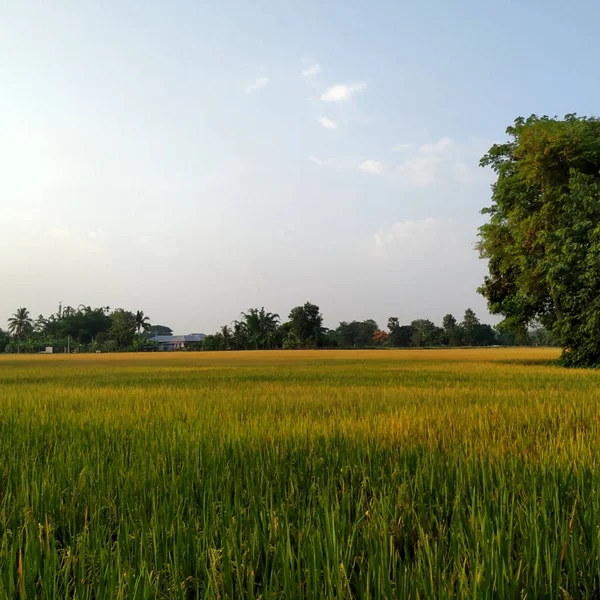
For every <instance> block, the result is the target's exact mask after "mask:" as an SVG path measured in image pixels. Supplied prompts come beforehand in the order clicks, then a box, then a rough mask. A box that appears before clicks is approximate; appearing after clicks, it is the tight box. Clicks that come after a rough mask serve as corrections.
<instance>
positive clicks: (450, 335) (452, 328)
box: [442, 314, 463, 346]
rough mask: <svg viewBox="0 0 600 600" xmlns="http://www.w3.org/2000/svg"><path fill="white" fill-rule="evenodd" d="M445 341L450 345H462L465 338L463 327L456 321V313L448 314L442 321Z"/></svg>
mask: <svg viewBox="0 0 600 600" xmlns="http://www.w3.org/2000/svg"><path fill="white" fill-rule="evenodd" d="M442 329H443V330H444V338H445V342H446V343H447V344H448V345H449V346H460V345H461V344H462V340H463V330H462V327H461V326H460V325H459V324H458V322H457V321H456V319H455V317H454V315H451V314H447V315H446V316H445V317H444V319H443V321H442Z"/></svg>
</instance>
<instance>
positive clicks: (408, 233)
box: [373, 217, 455, 256]
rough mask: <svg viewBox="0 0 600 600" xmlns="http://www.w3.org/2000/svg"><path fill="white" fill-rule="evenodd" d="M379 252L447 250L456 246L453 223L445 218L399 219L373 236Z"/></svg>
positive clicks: (404, 252) (405, 252)
mask: <svg viewBox="0 0 600 600" xmlns="http://www.w3.org/2000/svg"><path fill="white" fill-rule="evenodd" d="M373 239H374V242H375V248H376V250H377V252H378V254H379V255H380V256H381V255H384V254H387V253H389V252H391V251H393V252H394V253H395V254H397V253H401V254H402V255H405V254H407V253H414V252H419V253H422V252H423V251H432V250H433V251H435V250H445V249H447V248H448V247H449V246H451V247H454V243H453V241H454V239H455V236H454V235H453V233H452V223H451V222H450V221H447V220H445V219H434V218H432V217H428V218H426V219H414V220H412V219H411V220H406V221H398V222H397V223H394V224H393V225H392V226H391V227H388V228H386V229H381V230H380V231H378V232H377V233H376V234H375V235H374V236H373Z"/></svg>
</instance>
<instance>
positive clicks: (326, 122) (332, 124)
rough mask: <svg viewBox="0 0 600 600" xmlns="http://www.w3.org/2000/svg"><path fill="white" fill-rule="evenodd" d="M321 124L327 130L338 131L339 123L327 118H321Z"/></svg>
mask: <svg viewBox="0 0 600 600" xmlns="http://www.w3.org/2000/svg"><path fill="white" fill-rule="evenodd" d="M319 123H320V124H321V125H323V127H325V129H337V123H336V122H335V121H332V120H331V119H328V118H327V117H321V118H320V119H319Z"/></svg>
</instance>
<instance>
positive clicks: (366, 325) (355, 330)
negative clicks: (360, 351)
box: [336, 319, 379, 348]
mask: <svg viewBox="0 0 600 600" xmlns="http://www.w3.org/2000/svg"><path fill="white" fill-rule="evenodd" d="M378 329H379V327H378V326H377V323H376V322H375V321H374V320H373V319H367V320H366V321H352V322H350V323H347V322H346V321H342V322H341V323H340V324H339V326H338V328H337V330H336V332H337V335H338V338H339V340H340V345H341V346H342V347H345V348H364V347H365V346H372V345H373V334H374V333H375V332H376V331H377V330H378Z"/></svg>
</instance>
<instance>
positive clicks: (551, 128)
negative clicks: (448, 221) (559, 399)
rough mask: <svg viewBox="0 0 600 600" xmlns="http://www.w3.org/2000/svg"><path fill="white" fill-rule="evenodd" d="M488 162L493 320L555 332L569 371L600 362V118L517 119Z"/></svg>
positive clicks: (484, 248) (484, 237)
mask: <svg viewBox="0 0 600 600" xmlns="http://www.w3.org/2000/svg"><path fill="white" fill-rule="evenodd" d="M507 133H508V134H509V136H510V138H511V139H510V140H509V141H508V142H506V143H504V144H495V145H494V146H492V148H491V149H490V150H489V152H488V153H487V154H486V155H485V156H484V157H483V158H482V160H481V164H482V165H483V166H490V167H492V169H493V170H494V171H495V173H496V174H497V181H496V182H495V184H494V186H493V188H492V205H491V206H490V207H489V208H486V209H484V210H483V211H482V212H483V213H484V214H486V215H487V216H488V218H489V220H488V222H487V223H486V224H485V225H483V226H482V227H481V228H480V240H479V250H480V253H481V256H482V257H483V258H486V259H488V262H489V275H488V276H487V277H486V278H485V281H484V283H483V285H482V286H481V288H480V289H479V291H480V293H481V294H483V295H484V296H485V297H486V298H487V301H488V306H489V309H490V311H491V312H492V313H495V314H501V315H504V317H505V321H504V323H505V325H506V326H508V327H510V328H512V329H513V330H515V331H518V332H520V333H521V334H522V335H524V334H525V333H526V331H527V328H528V327H529V326H531V325H536V324H541V325H543V326H545V327H546V328H547V329H549V330H550V331H552V333H553V334H554V335H555V336H556V339H557V340H558V341H559V343H560V345H561V346H562V348H563V350H564V351H563V361H564V363H565V364H568V365H581V366H589V365H595V364H598V363H600V175H599V173H600V119H597V118H580V117H576V116H575V115H567V116H566V117H565V118H564V119H558V118H548V117H537V116H535V115H532V116H531V117H529V118H528V119H527V120H525V119H522V118H519V119H517V120H516V121H515V123H514V125H513V126H511V127H509V128H508V129H507Z"/></svg>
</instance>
